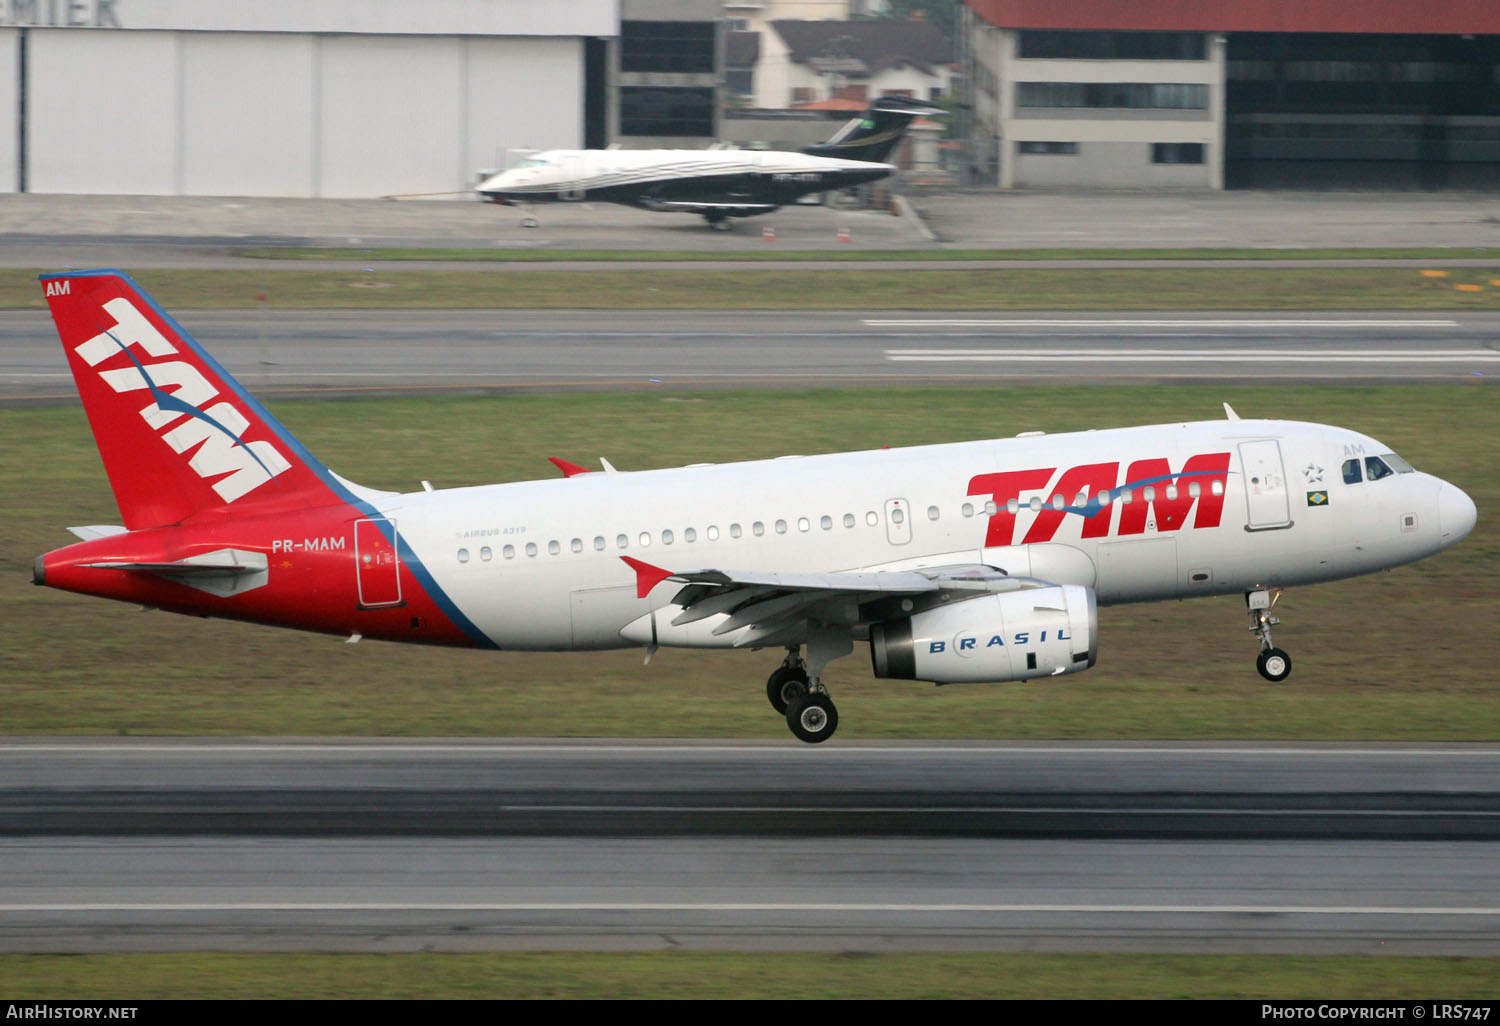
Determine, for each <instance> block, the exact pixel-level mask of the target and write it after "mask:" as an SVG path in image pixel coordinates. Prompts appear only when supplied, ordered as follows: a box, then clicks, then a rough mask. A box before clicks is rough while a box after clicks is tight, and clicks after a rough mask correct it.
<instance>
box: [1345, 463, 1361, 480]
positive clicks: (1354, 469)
mask: <svg viewBox="0 0 1500 1026" xmlns="http://www.w3.org/2000/svg"><path fill="white" fill-rule="evenodd" d="M1364 479H1365V478H1364V475H1363V474H1362V473H1360V469H1359V460H1345V461H1344V484H1359V483H1360V482H1361V481H1363V480H1364Z"/></svg>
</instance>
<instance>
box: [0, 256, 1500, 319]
mask: <svg viewBox="0 0 1500 1026" xmlns="http://www.w3.org/2000/svg"><path fill="white" fill-rule="evenodd" d="M135 278H136V280H137V281H139V282H140V284H141V285H142V286H143V287H144V288H146V289H147V290H148V291H149V292H150V293H151V294H152V296H153V297H154V298H155V299H156V300H157V302H158V303H160V304H161V305H162V306H164V307H166V308H167V309H169V310H177V309H226V308H227V309H255V308H257V307H264V308H271V309H333V308H338V309H397V308H418V307H438V308H449V309H459V308H462V309H569V310H576V309H643V310H646V309H661V310H668V309H675V310H841V309H851V310H1245V309H1253V310H1497V309H1500V286H1497V285H1496V284H1495V282H1497V281H1500V259H1497V260H1496V263H1495V265H1494V266H1493V267H1482V268H1481V267H1464V268H1453V269H1450V270H1449V271H1448V272H1447V276H1446V277H1442V278H1431V277H1423V276H1422V275H1421V273H1420V272H1419V270H1417V269H1415V268H1404V267H1374V268H1370V267H1356V268H1329V267H1318V266H1311V267H1305V268H1295V269H1287V268H1254V267H1249V268H1246V267H1213V266H1205V267H1194V268H1185V269H1167V270H1162V269H1145V268H1132V267H1124V268H1118V269H1102V270H1097V269H1096V270H1075V269H1066V268H1058V269H1036V268H1025V269H1012V270H930V271H923V270H916V271H909V270H900V271H887V270H871V269H869V268H862V269H857V270H847V271H845V270H833V271H830V270H811V271H807V270H787V269H776V270H764V271H762V270H758V269H757V270H743V269H739V270H712V269H703V268H696V267H693V268H682V269H677V268H670V269H665V270H663V269H657V268H653V269H649V270H641V269H635V270H628V271H626V270H621V271H505V272H503V273H497V272H495V271H399V270H388V269H384V268H380V267H373V266H372V267H371V268H370V269H369V270H364V269H361V268H357V267H351V268H350V269H349V270H347V271H311V270H283V269H280V268H274V267H272V268H268V269H266V270H251V271H241V270H191V271H189V270H142V271H141V272H140V273H138V274H136V275H135ZM1459 285H1463V286H1467V287H1468V288H1470V289H1472V290H1474V291H1466V290H1464V289H1459V288H1457V286H1459ZM44 306H45V300H44V299H43V296H42V290H41V286H40V285H39V284H38V283H37V280H36V272H34V271H29V270H16V269H0V309H42V308H43V307H44Z"/></svg>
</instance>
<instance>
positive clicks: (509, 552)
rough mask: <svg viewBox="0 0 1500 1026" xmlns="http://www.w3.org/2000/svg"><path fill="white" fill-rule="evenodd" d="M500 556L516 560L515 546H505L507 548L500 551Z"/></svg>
mask: <svg viewBox="0 0 1500 1026" xmlns="http://www.w3.org/2000/svg"><path fill="white" fill-rule="evenodd" d="M500 555H502V556H504V557H505V558H506V559H515V558H516V547H515V546H514V545H507V546H505V548H503V549H501V550H500Z"/></svg>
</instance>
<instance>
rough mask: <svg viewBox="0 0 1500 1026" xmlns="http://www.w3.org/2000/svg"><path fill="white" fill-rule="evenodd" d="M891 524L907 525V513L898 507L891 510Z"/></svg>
mask: <svg viewBox="0 0 1500 1026" xmlns="http://www.w3.org/2000/svg"><path fill="white" fill-rule="evenodd" d="M891 523H893V524H904V523H906V511H905V510H903V509H902V508H901V507H900V506H897V507H896V508H895V509H893V510H891Z"/></svg>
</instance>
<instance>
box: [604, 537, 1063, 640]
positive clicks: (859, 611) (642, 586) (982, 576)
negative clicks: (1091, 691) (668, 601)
mask: <svg viewBox="0 0 1500 1026" xmlns="http://www.w3.org/2000/svg"><path fill="white" fill-rule="evenodd" d="M621 558H622V559H624V561H625V562H626V563H628V564H629V565H630V567H631V569H633V570H635V572H636V593H637V594H638V595H639V596H640V597H642V598H644V597H645V596H646V595H648V594H649V593H650V592H651V590H652V589H653V588H655V587H656V586H657V585H658V584H660V583H662V582H663V581H669V582H672V583H676V584H681V585H682V587H681V588H680V589H678V591H677V593H676V594H675V595H673V597H672V604H673V605H675V606H679V607H681V610H682V611H681V612H680V613H678V614H677V615H676V616H675V617H674V618H673V619H672V621H671V623H672V626H674V627H681V626H684V625H686V624H690V623H696V622H697V621H699V620H706V619H708V618H709V617H714V616H721V615H722V616H724V619H723V621H722V622H720V623H718V624H716V625H715V626H714V628H713V630H712V634H713V635H715V636H720V635H724V634H728V633H730V632H731V631H737V630H741V629H743V628H747V627H748V628H750V629H749V630H748V631H746V632H745V633H744V634H743V636H741V637H739V638H736V639H735V642H734V644H735V646H736V647H747V646H761V645H770V644H781V643H783V642H784V640H788V639H795V638H798V637H800V636H801V635H803V634H805V633H806V624H807V622H808V621H809V620H817V621H822V622H825V623H836V624H837V623H842V624H848V625H850V626H854V625H856V624H859V623H866V622H871V621H875V620H881V619H885V618H886V617H887V616H889V615H899V614H898V613H896V612H895V610H894V609H893V608H891V604H890V600H897V601H899V600H900V599H903V598H915V597H919V596H927V597H929V598H931V599H938V600H939V601H941V596H942V595H943V594H945V593H954V592H961V593H963V594H962V595H961V596H960V597H964V598H968V597H973V596H975V595H980V594H990V593H996V592H1003V591H1017V590H1020V589H1022V588H1028V587H1043V586H1045V582H1043V581H1036V580H1032V579H1030V578H1025V577H1010V576H1007V575H1006V574H1005V573H1004V572H1003V571H1000V570H996V569H995V568H994V567H990V566H984V565H982V564H965V565H954V566H943V567H928V568H925V569H922V570H895V571H880V570H875V571H839V572H834V573H798V572H790V571H764V570H690V571H681V572H674V571H671V570H666V569H663V568H661V567H655V566H652V565H651V564H649V563H645V562H642V561H641V560H638V559H632V558H630V557H628V556H623V557H621Z"/></svg>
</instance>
